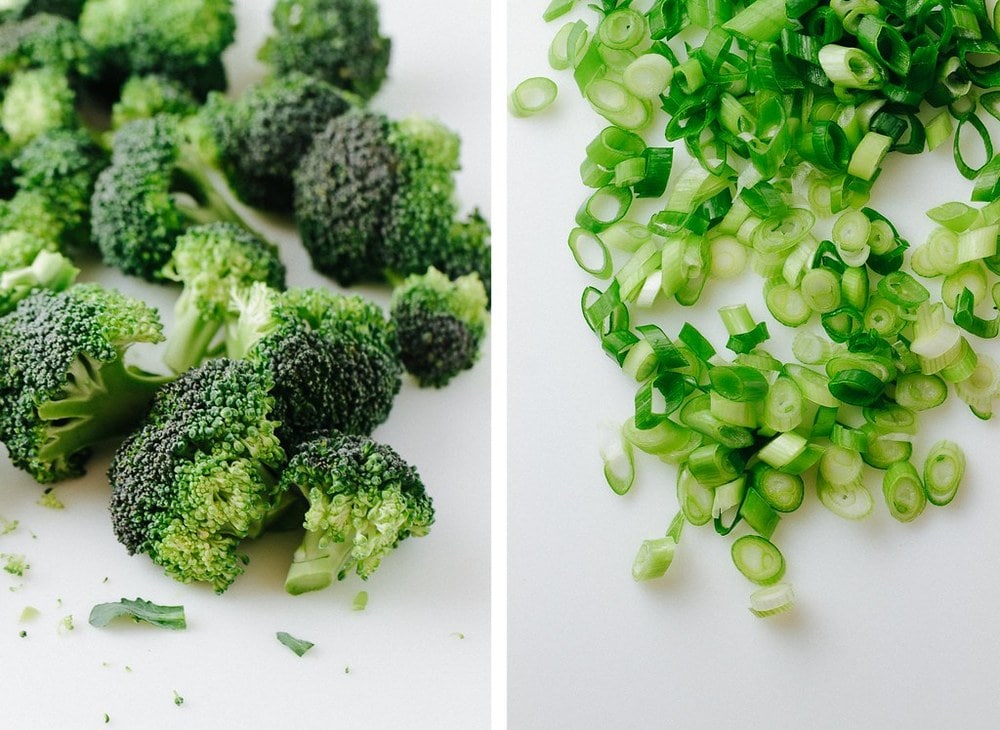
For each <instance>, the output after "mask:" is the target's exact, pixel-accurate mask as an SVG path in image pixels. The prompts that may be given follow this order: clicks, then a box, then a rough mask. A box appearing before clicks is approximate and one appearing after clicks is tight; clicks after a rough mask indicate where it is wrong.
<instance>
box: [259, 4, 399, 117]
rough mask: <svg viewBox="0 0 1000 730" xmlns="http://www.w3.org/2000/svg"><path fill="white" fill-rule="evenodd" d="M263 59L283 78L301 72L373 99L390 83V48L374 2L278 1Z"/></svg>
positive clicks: (263, 51) (262, 49)
mask: <svg viewBox="0 0 1000 730" xmlns="http://www.w3.org/2000/svg"><path fill="white" fill-rule="evenodd" d="M271 18H272V21H273V24H274V34H273V35H272V36H271V37H270V38H268V39H267V41H266V42H265V43H264V45H263V47H262V48H261V50H260V59H261V60H262V61H264V63H266V64H268V65H270V66H272V67H273V68H274V70H275V72H276V73H277V74H278V75H279V76H280V75H285V74H288V73H291V72H292V71H301V72H303V73H307V74H310V75H313V76H317V77H319V78H321V79H323V80H324V81H326V82H328V83H331V84H333V85H334V86H338V87H340V88H342V89H347V90H348V91H352V92H354V93H355V94H358V95H359V96H361V97H363V98H365V99H368V98H370V97H371V96H373V95H374V94H375V92H376V91H378V90H379V87H381V86H382V82H383V81H385V77H386V68H387V67H388V65H389V52H390V48H391V43H390V41H389V39H388V38H384V37H382V36H381V35H379V17H378V6H377V5H376V3H375V2H373V0H278V1H277V3H275V6H274V11H273V12H272V15H271Z"/></svg>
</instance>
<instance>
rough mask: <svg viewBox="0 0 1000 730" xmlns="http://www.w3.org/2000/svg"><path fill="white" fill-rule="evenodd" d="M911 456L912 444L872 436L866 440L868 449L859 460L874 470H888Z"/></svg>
mask: <svg viewBox="0 0 1000 730" xmlns="http://www.w3.org/2000/svg"><path fill="white" fill-rule="evenodd" d="M912 455H913V444H912V443H910V442H909V441H899V440H896V439H891V438H878V437H875V436H874V434H873V435H872V437H871V438H869V439H868V448H866V449H865V451H864V453H863V454H862V455H861V458H863V459H864V460H865V463H866V464H868V466H872V467H875V468H876V469H888V468H889V467H890V466H892V465H893V464H895V463H896V462H899V461H906V460H907V459H909V458H910V456H912Z"/></svg>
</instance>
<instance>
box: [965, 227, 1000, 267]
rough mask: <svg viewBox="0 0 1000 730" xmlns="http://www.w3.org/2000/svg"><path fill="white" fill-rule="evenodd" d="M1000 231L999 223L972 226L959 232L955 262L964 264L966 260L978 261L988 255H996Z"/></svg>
mask: <svg viewBox="0 0 1000 730" xmlns="http://www.w3.org/2000/svg"><path fill="white" fill-rule="evenodd" d="M998 233H1000V225H998V224H993V225H991V226H981V227H979V228H972V229H969V230H966V231H963V232H961V233H959V234H958V250H957V251H956V257H955V263H958V264H964V263H965V262H966V261H977V260H979V259H984V258H986V257H988V256H995V255H996V253H997V235H998Z"/></svg>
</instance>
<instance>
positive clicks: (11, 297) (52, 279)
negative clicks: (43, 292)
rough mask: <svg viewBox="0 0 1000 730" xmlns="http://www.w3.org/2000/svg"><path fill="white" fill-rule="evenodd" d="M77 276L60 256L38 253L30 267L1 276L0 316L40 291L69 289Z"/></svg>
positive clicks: (78, 271)
mask: <svg viewBox="0 0 1000 730" xmlns="http://www.w3.org/2000/svg"><path fill="white" fill-rule="evenodd" d="M79 273H80V270H79V269H78V268H76V266H74V265H73V262H72V261H70V260H69V259H68V258H66V257H65V256H63V255H62V254H61V253H57V252H53V251H46V250H44V249H42V250H40V251H39V252H38V253H37V254H36V255H35V258H34V260H32V262H31V263H30V264H29V265H27V266H22V267H20V268H16V269H7V270H4V271H3V273H0V315H4V314H7V313H8V312H11V311H13V309H14V307H16V306H17V303H18V302H20V301H21V300H22V299H25V298H26V297H28V296H29V295H30V294H32V293H33V292H35V291H37V290H39V289H47V290H48V291H51V292H60V291H63V290H64V289H68V288H69V287H70V286H72V284H73V282H75V281H76V276H77V274H79Z"/></svg>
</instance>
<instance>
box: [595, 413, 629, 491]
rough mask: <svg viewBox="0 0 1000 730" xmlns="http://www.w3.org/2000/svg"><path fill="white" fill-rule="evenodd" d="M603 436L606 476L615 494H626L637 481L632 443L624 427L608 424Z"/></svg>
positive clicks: (602, 455) (603, 459)
mask: <svg viewBox="0 0 1000 730" xmlns="http://www.w3.org/2000/svg"><path fill="white" fill-rule="evenodd" d="M603 430H604V433H603V434H602V438H601V445H600V452H601V460H602V461H603V462H604V478H605V479H606V480H607V482H608V486H609V487H611V490H612V491H613V492H614V493H615V494H625V493H626V492H628V491H629V489H631V488H632V484H633V482H634V481H635V461H634V458H633V456H632V444H631V443H629V442H628V441H627V440H626V439H625V436H624V434H623V433H622V429H621V428H620V427H617V426H611V425H610V424H609V425H606V426H605V428H604V429H603Z"/></svg>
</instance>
